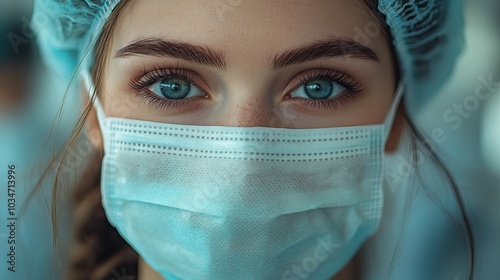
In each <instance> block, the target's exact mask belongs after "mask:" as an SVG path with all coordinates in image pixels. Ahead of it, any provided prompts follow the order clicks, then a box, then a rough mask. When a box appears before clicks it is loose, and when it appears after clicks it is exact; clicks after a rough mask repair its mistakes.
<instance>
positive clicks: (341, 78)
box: [293, 68, 363, 110]
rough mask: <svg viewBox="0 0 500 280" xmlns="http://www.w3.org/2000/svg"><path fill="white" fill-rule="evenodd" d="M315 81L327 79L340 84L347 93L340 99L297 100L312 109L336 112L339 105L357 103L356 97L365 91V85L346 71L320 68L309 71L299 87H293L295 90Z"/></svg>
mask: <svg viewBox="0 0 500 280" xmlns="http://www.w3.org/2000/svg"><path fill="white" fill-rule="evenodd" d="M315 79H327V80H331V81H332V82H334V83H337V84H339V85H340V86H342V87H344V88H345V92H344V93H342V94H341V95H340V96H339V97H336V98H332V99H304V98H297V99H299V102H301V104H302V105H303V106H306V107H308V108H312V109H321V108H323V109H325V110H329V109H331V110H334V109H336V108H337V106H338V105H344V104H347V103H349V102H354V101H356V95H357V94H358V93H359V92H361V91H363V84H362V83H361V82H360V81H357V80H356V79H354V78H353V77H351V76H350V75H348V74H347V73H346V72H345V71H344V72H342V71H337V70H333V69H330V68H319V69H312V70H308V71H307V72H306V74H304V75H302V76H301V77H300V80H299V82H298V85H297V86H294V87H293V90H295V89H297V88H299V87H301V86H304V85H305V84H306V83H307V82H309V81H311V80H315Z"/></svg>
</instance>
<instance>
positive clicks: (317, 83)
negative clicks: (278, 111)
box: [290, 78, 346, 99]
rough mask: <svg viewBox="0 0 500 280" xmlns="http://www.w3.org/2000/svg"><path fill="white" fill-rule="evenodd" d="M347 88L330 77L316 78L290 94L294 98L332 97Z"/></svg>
mask: <svg viewBox="0 0 500 280" xmlns="http://www.w3.org/2000/svg"><path fill="white" fill-rule="evenodd" d="M345 90H346V88H345V87H343V86H341V85H339V84H338V83H335V82H333V81H332V80H331V79H330V78H316V79H312V80H309V81H307V82H305V83H304V84H303V85H301V86H300V87H298V88H297V89H296V90H294V91H293V92H292V93H291V94H290V95H291V97H292V98H297V97H299V98H305V99H332V98H335V97H338V96H339V95H341V94H342V93H343V92H344V91H345Z"/></svg>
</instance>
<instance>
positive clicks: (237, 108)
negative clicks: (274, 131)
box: [221, 96, 276, 127]
mask: <svg viewBox="0 0 500 280" xmlns="http://www.w3.org/2000/svg"><path fill="white" fill-rule="evenodd" d="M273 119H276V116H275V113H274V112H273V106H272V104H271V102H270V100H268V99H265V98H262V97H255V96H252V97H250V96H248V97H246V98H231V100H229V101H228V102H227V104H226V108H225V114H224V117H223V119H222V120H221V122H222V123H221V125H223V126H239V127H253V126H264V127H272V126H273V124H272V120H273Z"/></svg>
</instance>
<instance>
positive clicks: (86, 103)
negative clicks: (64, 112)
mask: <svg viewBox="0 0 500 280" xmlns="http://www.w3.org/2000/svg"><path fill="white" fill-rule="evenodd" d="M81 85H82V93H83V98H82V100H83V104H82V106H83V110H85V109H87V108H88V107H90V111H89V113H88V115H87V118H86V119H85V127H86V128H87V131H88V137H89V140H90V143H92V145H93V146H94V147H95V148H96V149H98V150H100V151H102V150H103V146H104V145H103V138H102V134H101V128H100V126H99V121H98V119H97V111H96V109H95V107H94V105H93V104H91V101H90V94H89V92H88V89H87V88H86V87H85V83H84V82H83V80H82V82H81Z"/></svg>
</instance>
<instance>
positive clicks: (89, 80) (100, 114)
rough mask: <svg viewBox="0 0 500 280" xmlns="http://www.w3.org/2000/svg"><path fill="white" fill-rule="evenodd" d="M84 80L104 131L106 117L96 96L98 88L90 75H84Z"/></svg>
mask: <svg viewBox="0 0 500 280" xmlns="http://www.w3.org/2000/svg"><path fill="white" fill-rule="evenodd" d="M82 79H83V83H84V86H85V89H86V90H87V93H88V95H89V98H90V100H91V102H92V104H93V105H94V108H95V109H96V111H97V120H98V121H99V126H100V127H101V130H102V129H103V128H105V127H106V126H105V123H106V115H105V114H104V109H103V108H102V105H101V102H100V101H99V97H98V96H97V95H94V93H95V92H96V88H95V86H94V83H93V82H92V78H91V76H90V73H88V72H85V73H82Z"/></svg>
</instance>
